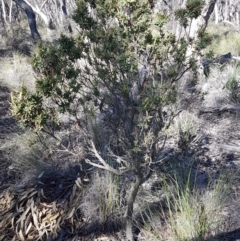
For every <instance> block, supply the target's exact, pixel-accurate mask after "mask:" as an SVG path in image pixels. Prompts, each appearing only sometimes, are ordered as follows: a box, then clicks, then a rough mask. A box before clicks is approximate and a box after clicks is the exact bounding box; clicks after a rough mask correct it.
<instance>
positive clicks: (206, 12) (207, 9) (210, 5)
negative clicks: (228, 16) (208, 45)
mask: <svg viewBox="0 0 240 241" xmlns="http://www.w3.org/2000/svg"><path fill="white" fill-rule="evenodd" d="M216 2H217V0H208V1H206V4H205V6H204V8H203V10H202V13H201V15H200V16H199V17H198V18H197V19H193V21H192V26H191V30H190V37H191V38H194V39H196V38H197V33H198V31H199V29H201V28H204V29H205V28H206V27H207V25H208V21H209V19H210V16H211V14H212V13H213V11H214V7H215V4H216Z"/></svg>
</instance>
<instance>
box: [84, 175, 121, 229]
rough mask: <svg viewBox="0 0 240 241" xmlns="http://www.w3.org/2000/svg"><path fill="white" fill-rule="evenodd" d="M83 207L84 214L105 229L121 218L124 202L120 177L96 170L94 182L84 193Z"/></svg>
mask: <svg viewBox="0 0 240 241" xmlns="http://www.w3.org/2000/svg"><path fill="white" fill-rule="evenodd" d="M81 208H82V210H83V212H84V216H86V217H88V218H89V219H90V220H95V221H97V222H98V223H99V224H100V226H101V225H102V228H103V229H104V228H105V226H106V225H107V226H109V227H110V226H111V225H113V224H114V223H116V221H117V219H119V218H120V219H121V217H122V210H121V209H122V204H121V196H120V186H119V180H118V178H117V177H115V176H113V174H111V173H109V172H95V173H94V174H93V177H92V183H91V184H90V187H89V188H88V189H87V190H86V193H85V194H84V198H83V200H82V204H81ZM120 219H119V220H120ZM109 227H108V228H109Z"/></svg>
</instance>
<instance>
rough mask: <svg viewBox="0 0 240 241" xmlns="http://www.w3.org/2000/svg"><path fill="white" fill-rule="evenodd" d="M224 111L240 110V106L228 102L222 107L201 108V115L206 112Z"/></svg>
mask: <svg viewBox="0 0 240 241" xmlns="http://www.w3.org/2000/svg"><path fill="white" fill-rule="evenodd" d="M224 111H240V106H236V105H232V104H228V105H224V106H222V107H208V108H206V109H204V110H200V113H199V114H200V115H201V114H204V113H219V112H224Z"/></svg>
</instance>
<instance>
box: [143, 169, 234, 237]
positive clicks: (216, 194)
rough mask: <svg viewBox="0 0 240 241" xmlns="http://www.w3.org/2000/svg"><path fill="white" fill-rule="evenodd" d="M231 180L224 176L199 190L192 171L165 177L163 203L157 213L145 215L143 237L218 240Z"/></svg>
mask: <svg viewBox="0 0 240 241" xmlns="http://www.w3.org/2000/svg"><path fill="white" fill-rule="evenodd" d="M195 176H196V177H195ZM229 176H230V175H229V174H222V175H220V176H219V177H218V178H217V179H216V180H212V181H209V184H206V185H207V187H206V188H200V187H198V183H197V182H198V181H197V174H194V173H193V171H192V170H191V169H189V168H186V169H185V170H181V171H180V172H175V173H173V174H172V175H170V176H169V175H166V176H165V178H163V183H162V190H163V193H164V202H161V205H160V206H159V208H158V210H157V209H154V211H153V210H150V209H149V210H148V211H147V212H146V214H144V215H145V218H144V227H143V228H142V233H143V235H144V236H145V237H146V240H150V241H157V240H158V241H159V240H162V241H163V240H172V241H202V240H205V239H207V240H217V238H215V237H216V234H218V233H220V232H221V231H222V230H221V229H222V227H223V225H224V219H223V217H222V215H221V213H222V211H223V208H224V205H225V203H226V197H227V195H228V194H229V191H230V178H229ZM144 215H143V216H144Z"/></svg>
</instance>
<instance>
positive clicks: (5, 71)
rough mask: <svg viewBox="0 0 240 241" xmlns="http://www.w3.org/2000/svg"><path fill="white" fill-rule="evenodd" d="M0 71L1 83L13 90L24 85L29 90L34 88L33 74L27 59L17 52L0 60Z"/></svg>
mask: <svg viewBox="0 0 240 241" xmlns="http://www.w3.org/2000/svg"><path fill="white" fill-rule="evenodd" d="M0 70H1V71H0V73H1V74H0V79H1V80H2V82H3V83H5V84H8V85H9V86H11V87H13V88H16V87H19V86H20V85H25V86H27V87H28V88H30V89H33V88H34V74H33V70H32V67H31V65H30V63H29V57H27V56H24V55H22V54H21V53H19V52H18V51H14V52H13V53H12V57H9V58H5V59H3V60H2V64H1V67H0Z"/></svg>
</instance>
